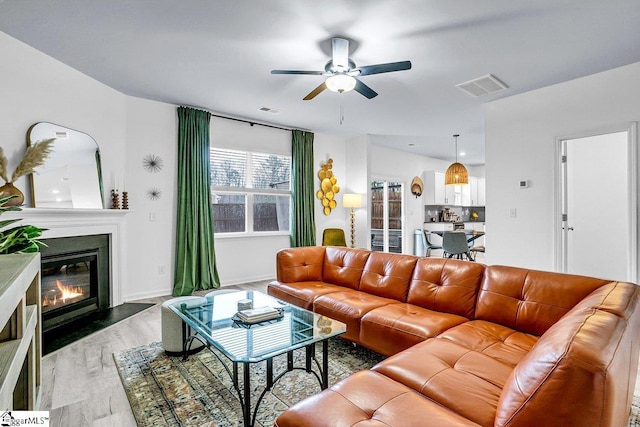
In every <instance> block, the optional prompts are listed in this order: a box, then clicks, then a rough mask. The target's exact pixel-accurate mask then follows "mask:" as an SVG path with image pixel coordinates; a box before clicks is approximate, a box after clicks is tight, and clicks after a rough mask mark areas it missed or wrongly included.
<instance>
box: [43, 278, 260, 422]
mask: <svg viewBox="0 0 640 427" xmlns="http://www.w3.org/2000/svg"><path fill="white" fill-rule="evenodd" d="M267 283H268V282H266V281H265V282H255V283H248V284H245V285H242V286H231V287H228V288H226V289H232V288H236V289H245V290H259V291H262V292H266V284H267ZM206 293H208V291H200V292H196V295H198V294H206ZM169 298H171V297H170V296H166V297H159V298H152V299H145V300H139V301H135V302H152V303H155V305H154V306H153V307H151V308H149V309H148V310H145V311H143V312H141V313H138V314H136V315H134V316H132V317H130V318H128V319H125V320H123V321H121V322H119V323H117V324H115V325H113V326H110V327H108V328H106V329H103V330H102V331H99V332H96V333H95V334H93V335H90V336H88V337H86V338H83V339H82V340H80V341H76V342H75V343H73V344H70V345H68V346H66V347H64V348H62V349H60V350H58V351H57V352H54V353H51V354H48V355H47V356H45V357H44V358H43V359H42V395H41V400H40V410H42V411H50V412H49V416H50V425H51V426H52V427H89V426H91V427H113V426H118V427H129V426H131V427H135V426H136V421H135V419H134V417H133V413H132V412H131V407H130V406H129V401H128V400H127V396H126V394H125V392H124V388H123V387H122V382H121V381H120V377H119V376H118V371H117V369H116V365H115V362H114V361H113V353H114V352H116V351H122V350H126V349H128V348H132V347H137V346H141V345H145V344H149V343H152V342H156V341H160V340H161V329H160V305H161V304H162V302H163V301H165V300H167V299H169Z"/></svg>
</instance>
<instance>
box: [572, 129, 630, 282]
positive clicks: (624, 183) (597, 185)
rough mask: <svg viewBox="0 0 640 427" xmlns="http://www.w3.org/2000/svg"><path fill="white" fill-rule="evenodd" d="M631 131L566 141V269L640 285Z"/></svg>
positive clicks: (574, 272)
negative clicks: (639, 277) (637, 263)
mask: <svg viewBox="0 0 640 427" xmlns="http://www.w3.org/2000/svg"><path fill="white" fill-rule="evenodd" d="M632 151H633V150H630V138H629V132H628V131H622V132H613V133H607V134H602V135H594V136H588V137H583V138H575V139H566V140H563V141H562V152H563V153H562V154H563V156H565V157H563V168H562V172H563V173H562V175H563V197H562V199H563V213H564V215H563V221H562V232H561V235H562V242H563V250H562V254H563V262H562V264H563V271H565V272H567V273H571V274H581V275H587V276H595V277H601V278H604V279H611V280H622V281H635V280H636V278H635V271H636V260H635V245H636V243H635V242H636V236H635V229H636V228H635V225H634V224H635V197H633V195H632V191H635V187H636V186H635V184H634V178H633V175H634V173H632V167H631V162H630V161H629V159H630V158H631V152H632Z"/></svg>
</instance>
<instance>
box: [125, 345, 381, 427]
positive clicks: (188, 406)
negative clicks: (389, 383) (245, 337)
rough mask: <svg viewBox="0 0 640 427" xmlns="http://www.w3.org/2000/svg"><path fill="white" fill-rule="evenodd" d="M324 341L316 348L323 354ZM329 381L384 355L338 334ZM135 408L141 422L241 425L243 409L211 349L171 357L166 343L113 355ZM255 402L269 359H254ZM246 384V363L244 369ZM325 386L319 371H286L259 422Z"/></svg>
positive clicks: (300, 362)
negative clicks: (187, 356) (309, 372)
mask: <svg viewBox="0 0 640 427" xmlns="http://www.w3.org/2000/svg"><path fill="white" fill-rule="evenodd" d="M321 348H322V347H321V346H320V345H318V347H317V349H316V354H317V357H318V359H319V360H320V361H321V360H322V351H321ZM329 354H330V358H329V384H335V383H336V382H338V381H339V380H341V379H343V378H346V377H347V376H349V375H350V374H351V373H353V372H356V371H359V370H362V369H366V368H369V367H371V366H373V365H375V364H376V363H378V362H379V361H381V360H382V359H384V358H383V356H381V355H379V354H377V353H374V352H372V351H369V350H367V349H365V348H362V347H356V348H354V347H353V346H352V345H351V343H349V342H347V341H345V340H342V339H339V338H335V339H331V340H330V341H329ZM113 357H114V359H115V362H116V366H117V367H118V372H119V374H120V379H121V380H122V383H123V385H124V388H125V391H126V393H127V397H128V398H129V403H130V404H131V409H132V410H133V414H134V416H135V418H136V421H137V422H138V426H139V427H151V426H153V427H156V426H171V427H173V426H184V427H186V426H211V427H212V426H216V427H236V426H241V425H242V410H241V408H240V403H239V401H238V395H237V393H236V392H235V390H234V389H233V384H232V382H231V378H230V377H229V374H227V372H226V370H225V369H224V368H223V367H222V365H221V363H220V362H219V361H218V359H217V358H216V357H215V356H213V355H212V354H211V352H210V351H207V350H204V351H201V352H200V353H197V354H195V355H191V356H189V359H188V360H187V361H186V362H183V361H182V358H181V357H169V356H167V355H166V354H165V353H164V350H163V349H162V345H161V343H153V344H149V345H146V346H141V347H136V348H132V349H129V350H126V351H123V352H118V353H114V355H113ZM304 359H305V358H304V350H296V351H295V352H294V361H295V366H304ZM286 361H287V359H286V356H285V355H282V356H278V357H276V358H274V362H273V371H274V377H275V376H277V375H278V373H280V372H283V371H284V370H285V367H286ZM251 369H252V377H251V385H252V387H253V390H252V401H251V403H252V405H255V402H256V400H257V397H258V396H259V395H260V393H262V391H263V390H264V385H265V382H266V380H265V378H266V373H265V371H266V366H265V363H264V362H262V363H254V364H252V365H251ZM239 371H240V372H239V375H240V379H239V383H240V384H242V369H239ZM319 391H320V384H319V383H318V380H317V379H316V377H315V376H314V375H312V374H307V373H306V372H305V371H304V370H293V371H292V372H289V373H288V374H286V375H284V376H283V377H282V378H281V379H280V380H279V381H278V382H277V383H276V384H275V386H274V387H273V389H272V391H271V392H267V393H266V394H265V397H264V398H263V400H262V402H261V404H260V407H259V410H258V414H257V417H256V426H261V427H271V426H273V421H274V420H275V419H276V418H277V417H278V415H279V414H280V413H281V412H282V411H284V410H285V409H286V408H288V407H289V406H291V405H292V404H294V403H296V402H298V401H300V400H302V399H303V398H305V397H307V396H311V395H313V394H316V393H318V392H319Z"/></svg>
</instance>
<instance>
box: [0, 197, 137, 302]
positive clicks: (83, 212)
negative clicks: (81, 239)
mask: <svg viewBox="0 0 640 427" xmlns="http://www.w3.org/2000/svg"><path fill="white" fill-rule="evenodd" d="M129 212H131V211H129V210H124V209H70V208H69V209H67V208H22V210H21V211H17V212H5V213H3V214H2V219H11V218H21V219H22V221H20V222H19V223H18V224H30V225H35V226H36V227H40V228H43V229H46V230H45V231H44V232H43V233H42V238H43V239H52V238H56V237H72V236H87V235H94V234H108V235H109V236H110V237H109V238H110V248H111V254H110V259H111V301H110V304H109V306H110V307H113V306H116V305H120V304H122V302H123V301H122V287H123V282H124V281H125V280H126V275H125V272H126V271H127V270H126V256H125V248H126V245H125V243H124V236H125V235H126V234H125V232H126V221H125V219H126V215H127V214H128V213H129Z"/></svg>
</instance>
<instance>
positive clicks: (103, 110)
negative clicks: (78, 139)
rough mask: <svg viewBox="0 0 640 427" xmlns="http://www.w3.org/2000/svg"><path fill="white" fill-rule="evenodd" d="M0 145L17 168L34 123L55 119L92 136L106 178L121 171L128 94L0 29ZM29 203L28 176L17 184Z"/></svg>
mask: <svg viewBox="0 0 640 427" xmlns="http://www.w3.org/2000/svg"><path fill="white" fill-rule="evenodd" d="M0 52H2V61H0V81H2V82H3V83H2V95H1V96H0V146H2V148H3V149H4V153H5V155H6V156H7V158H8V160H9V167H8V169H9V173H11V172H13V170H14V169H15V167H16V166H17V164H18V163H19V162H20V159H22V155H23V154H24V150H25V149H26V134H27V130H28V129H29V127H30V126H31V125H33V124H34V123H37V122H41V121H47V122H52V123H55V124H58V125H61V126H65V127H68V128H71V129H76V130H80V131H82V132H85V133H88V134H89V135H91V136H93V137H94V138H95V139H96V141H98V144H99V146H100V149H101V160H102V167H103V171H104V174H105V177H108V176H110V174H111V173H112V172H115V173H117V174H119V175H123V173H124V169H125V164H124V161H123V159H124V152H125V140H126V129H125V117H126V108H125V104H126V96H124V95H123V94H121V93H120V92H117V91H115V90H113V89H111V88H109V87H107V86H105V85H103V84H101V83H99V82H97V81H95V80H93V79H91V78H89V77H87V76H85V75H84V74H82V73H80V72H78V71H76V70H74V69H73V68H70V67H68V66H66V65H64V64H63V63H61V62H59V61H57V60H55V59H53V58H51V57H49V56H47V55H44V54H42V53H41V52H39V51H37V50H35V49H33V48H31V47H29V46H27V45H25V44H24V43H22V42H20V41H18V40H16V39H14V38H12V37H10V36H8V35H6V34H5V33H2V32H0ZM15 184H16V186H17V187H18V188H20V189H21V190H22V191H23V192H24V193H25V203H26V204H27V205H28V206H31V198H30V194H31V192H30V190H29V185H28V182H27V178H26V177H22V178H19V179H18V180H17V182H16V183H15Z"/></svg>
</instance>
